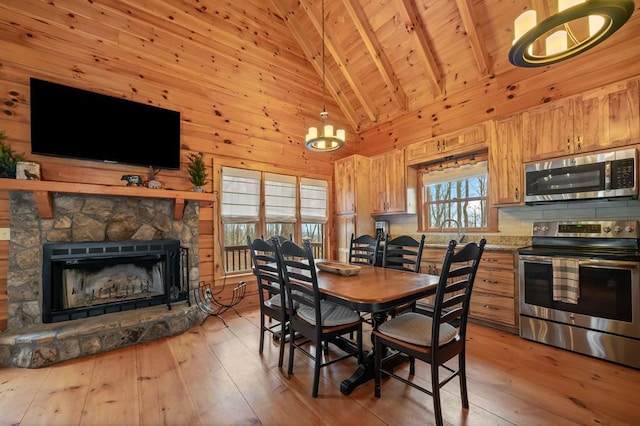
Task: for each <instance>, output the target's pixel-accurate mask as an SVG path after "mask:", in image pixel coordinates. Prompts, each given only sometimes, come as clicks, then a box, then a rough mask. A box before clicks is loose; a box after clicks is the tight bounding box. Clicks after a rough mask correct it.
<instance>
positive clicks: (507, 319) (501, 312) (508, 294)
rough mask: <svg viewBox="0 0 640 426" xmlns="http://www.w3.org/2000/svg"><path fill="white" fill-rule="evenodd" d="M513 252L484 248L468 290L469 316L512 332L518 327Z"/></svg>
mask: <svg viewBox="0 0 640 426" xmlns="http://www.w3.org/2000/svg"><path fill="white" fill-rule="evenodd" d="M515 265H516V263H515V254H514V253H513V252H511V251H501V250H485V251H484V253H483V254H482V260H481V261H480V266H479V267H478V272H477V274H476V281H475V283H474V285H473V292H472V293H471V311H470V312H469V317H470V318H475V319H479V320H483V321H488V322H490V323H492V324H495V325H498V326H506V328H508V329H511V331H515V329H516V327H517V325H518V324H517V318H518V315H517V312H516V305H517V300H518V299H517V298H516V272H515V271H516V267H515Z"/></svg>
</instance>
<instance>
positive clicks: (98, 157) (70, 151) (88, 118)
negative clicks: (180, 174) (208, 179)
mask: <svg viewBox="0 0 640 426" xmlns="http://www.w3.org/2000/svg"><path fill="white" fill-rule="evenodd" d="M31 152H32V153H33V154H39V155H49V156H55V157H65V158H75V159H82V160H92V161H100V162H108V163H122V164H129V165H134V166H144V167H149V166H153V167H154V168H160V169H170V170H179V169H180V113H179V112H178V111H172V110H169V109H165V108H160V107H157V106H153V105H147V104H143V103H139V102H134V101H130V100H128V99H122V98H117V97H114V96H107V95H103V94H99V93H95V92H90V91H87V90H82V89H78V88H74V87H69V86H65V85H62V84H57V83H52V82H48V81H44V80H39V79H37V78H31Z"/></svg>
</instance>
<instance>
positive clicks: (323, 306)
mask: <svg viewBox="0 0 640 426" xmlns="http://www.w3.org/2000/svg"><path fill="white" fill-rule="evenodd" d="M296 312H297V313H298V315H299V316H300V318H302V319H303V320H305V321H307V322H308V323H310V324H314V325H315V324H316V313H315V309H313V308H312V307H311V306H303V305H300V307H298V310H297V311H296ZM320 312H321V315H322V327H334V326H337V325H344V324H350V323H353V322H356V321H359V320H360V315H358V314H357V313H356V312H355V311H354V310H352V309H349V308H347V307H345V306H342V305H338V304H336V303H333V302H329V301H327V300H321V301H320Z"/></svg>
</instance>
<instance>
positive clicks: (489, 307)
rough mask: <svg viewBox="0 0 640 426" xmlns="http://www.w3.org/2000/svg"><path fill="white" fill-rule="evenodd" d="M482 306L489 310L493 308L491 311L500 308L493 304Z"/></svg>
mask: <svg viewBox="0 0 640 426" xmlns="http://www.w3.org/2000/svg"><path fill="white" fill-rule="evenodd" d="M482 307H483V308H485V309H489V310H491V311H497V310H498V308H494V307H493V306H491V305H484V306H482Z"/></svg>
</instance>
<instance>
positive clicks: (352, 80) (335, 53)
mask: <svg viewBox="0 0 640 426" xmlns="http://www.w3.org/2000/svg"><path fill="white" fill-rule="evenodd" d="M300 5H301V6H302V7H303V8H304V10H305V12H307V16H308V17H309V19H310V20H311V23H312V24H313V26H314V27H315V29H316V31H318V34H321V35H322V21H323V20H324V16H323V17H322V19H318V15H316V14H315V13H314V12H313V10H311V2H310V0H300ZM324 44H325V47H326V48H327V50H328V51H329V53H330V54H331V56H332V57H333V60H334V61H336V63H337V64H338V68H340V71H342V75H343V76H344V78H345V79H346V80H347V83H349V86H350V87H351V90H353V92H354V93H355V95H356V98H358V100H359V101H360V104H362V107H363V108H364V110H365V112H366V114H367V116H368V117H369V120H371V121H372V122H376V121H378V114H377V112H376V111H375V109H376V108H375V105H374V104H373V101H372V100H371V97H370V96H369V95H368V94H367V92H366V91H365V90H364V85H363V84H362V82H361V81H360V79H359V78H358V77H357V76H356V75H354V74H352V73H351V72H349V69H348V68H349V64H347V62H346V61H345V60H344V58H345V57H346V55H345V53H344V52H342V50H341V49H340V47H339V46H338V44H337V43H334V42H333V39H332V38H331V37H330V36H327V35H326V31H325V39H324ZM321 75H322V74H321Z"/></svg>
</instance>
